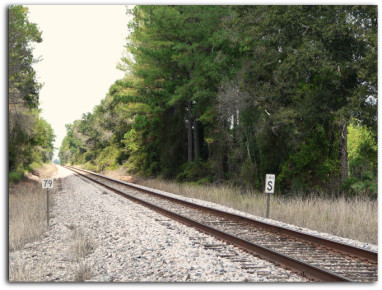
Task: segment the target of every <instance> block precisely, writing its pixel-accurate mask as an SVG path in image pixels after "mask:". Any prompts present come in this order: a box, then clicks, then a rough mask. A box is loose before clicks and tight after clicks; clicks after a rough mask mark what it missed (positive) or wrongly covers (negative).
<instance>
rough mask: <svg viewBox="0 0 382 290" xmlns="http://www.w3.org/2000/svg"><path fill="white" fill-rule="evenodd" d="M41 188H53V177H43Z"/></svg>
mask: <svg viewBox="0 0 382 290" xmlns="http://www.w3.org/2000/svg"><path fill="white" fill-rule="evenodd" d="M42 188H53V179H43V180H42Z"/></svg>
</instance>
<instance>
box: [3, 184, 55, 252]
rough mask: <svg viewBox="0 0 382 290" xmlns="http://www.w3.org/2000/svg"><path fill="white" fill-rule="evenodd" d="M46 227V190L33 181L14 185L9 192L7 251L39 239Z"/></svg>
mask: <svg viewBox="0 0 382 290" xmlns="http://www.w3.org/2000/svg"><path fill="white" fill-rule="evenodd" d="M51 200H52V199H50V201H51ZM46 229H47V221H46V191H44V190H42V188H41V185H39V184H34V183H28V184H26V183H20V184H18V185H17V186H15V187H14V188H13V190H12V192H10V194H9V251H11V252H12V251H15V250H18V249H20V248H22V247H23V246H24V245H25V244H26V243H28V242H33V241H35V240H38V239H40V238H41V236H42V234H43V233H44V232H45V231H46Z"/></svg>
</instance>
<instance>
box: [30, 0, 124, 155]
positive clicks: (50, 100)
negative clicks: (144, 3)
mask: <svg viewBox="0 0 382 290" xmlns="http://www.w3.org/2000/svg"><path fill="white" fill-rule="evenodd" d="M27 7H28V8H29V20H30V21H31V22H33V23H36V24H37V25H38V27H39V29H40V31H42V38H43V41H42V42H41V43H39V44H36V45H35V49H34V51H33V55H34V57H35V58H37V57H40V56H41V57H42V60H41V61H40V62H39V63H37V64H35V65H34V68H35V70H36V72H37V77H38V81H39V82H41V83H43V84H44V85H43V87H42V89H41V91H40V108H41V109H42V113H41V116H42V117H43V118H44V119H45V120H47V121H48V123H50V124H51V125H52V128H53V130H54V132H55V135H56V142H55V147H57V148H59V147H60V146H61V142H62V139H63V138H64V137H65V135H66V128H65V124H68V123H72V122H73V121H74V120H78V119H81V117H82V114H83V113H86V112H92V110H93V108H94V106H95V105H98V104H99V103H100V101H101V100H102V99H103V98H104V97H105V96H106V94H107V92H108V90H109V87H110V86H111V85H112V84H113V83H114V82H115V81H116V80H118V79H121V78H122V77H123V76H124V72H122V71H120V70H118V69H117V68H116V66H117V64H118V62H119V61H120V59H121V57H122V56H123V53H124V45H125V43H126V37H127V35H128V29H127V24H128V22H129V18H130V16H128V15H126V6H124V5H28V6H27ZM56 154H57V152H56Z"/></svg>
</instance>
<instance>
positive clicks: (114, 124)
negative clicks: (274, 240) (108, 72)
mask: <svg viewBox="0 0 382 290" xmlns="http://www.w3.org/2000/svg"><path fill="white" fill-rule="evenodd" d="M128 13H130V14H131V15H133V16H134V18H133V20H132V22H131V23H130V24H129V28H130V29H131V30H132V33H131V35H130V37H129V39H128V41H127V44H126V49H127V57H125V58H123V59H122V60H121V65H120V67H121V68H123V69H124V70H125V72H126V76H125V78H124V79H122V80H118V81H116V82H115V83H114V84H113V85H112V86H111V87H110V90H109V92H108V94H107V96H106V98H105V99H104V100H103V101H102V102H101V104H100V105H99V106H97V107H96V108H95V109H94V111H93V113H89V114H84V115H83V118H82V120H78V121H76V122H74V124H72V125H68V127H67V128H68V134H67V137H66V138H65V140H64V142H63V145H62V147H61V150H60V158H61V162H64V163H66V162H71V163H82V164H84V163H86V164H87V166H89V167H90V168H91V167H93V168H94V167H97V168H96V169H98V170H102V169H104V168H107V167H117V166H119V165H123V166H125V167H127V168H128V169H129V170H130V171H131V172H133V173H137V174H144V175H155V176H162V177H164V178H176V179H177V180H179V181H193V182H198V183H210V182H229V183H232V184H236V185H239V186H248V187H252V188H256V189H259V190H262V189H263V187H264V184H263V182H264V176H265V174H267V173H274V174H276V176H277V183H276V184H277V189H278V192H279V193H288V192H291V191H294V192H298V191H300V192H307V191H308V190H312V189H317V190H318V189H324V190H325V189H330V191H331V192H334V193H335V192H340V191H341V190H344V189H346V190H348V191H351V190H352V189H354V190H355V191H357V192H359V191H360V190H359V189H360V187H359V186H358V187H357V186H354V185H355V184H357V182H360V181H361V180H362V178H361V175H360V174H359V173H357V174H358V175H357V174H356V173H355V172H358V171H359V170H361V169H360V166H361V165H360V164H361V163H362V162H366V163H362V164H363V165H362V166H363V167H362V168H363V169H362V170H363V171H364V172H366V171H367V172H368V176H369V177H370V180H374V181H375V180H376V176H377V172H376V166H375V164H376V156H377V155H376V154H377V152H376V148H375V144H376V143H375V142H376V138H377V130H376V128H377V7H376V6H324V5H322V6H321V5H320V6H306V5H285V6H266V5H264V6H213V5H210V6H194V5H188V6H150V5H147V6H135V8H134V9H132V10H129V11H128ZM350 127H351V128H358V127H362V128H366V129H362V130H367V132H368V134H367V137H366V136H365V137H362V138H364V140H365V142H363V143H362V142H361V143H362V144H364V146H365V148H363V149H362V150H361V149H359V148H361V147H362V146H360V145H359V143H360V142H358V143H357V144H358V145H357V146H358V147H357V148H358V149H354V147H349V146H353V144H355V143H354V142H353V143H352V142H348V135H349V138H353V136H351V134H353V133H354V130H353V131H351V129H350ZM348 128H349V129H348ZM360 130H361V129H360ZM362 130H361V131H362ZM361 131H359V132H361ZM370 138H371V139H370ZM366 140H368V141H366ZM371 140H374V141H371ZM348 144H349V145H348ZM348 152H352V155H351V157H350V156H349V154H348ZM356 152H358V153H356ZM362 152H363V153H362ZM366 152H368V153H366ZM354 154H355V155H357V156H358V157H359V158H361V159H362V160H363V161H362V162H361V161H359V162H358V163H357V162H354V160H355V159H354ZM366 156H368V157H366ZM349 162H352V163H351V164H352V165H351V166H350V172H349V170H348V168H349ZM357 164H358V165H357ZM365 164H368V165H365ZM357 166H358V167H357ZM357 170H358V171H357ZM362 176H364V175H362ZM351 177H353V179H351ZM354 178H356V180H355V179H354ZM374 181H373V182H374ZM354 190H353V192H354ZM362 190H364V192H368V193H372V192H374V193H375V192H376V191H375V190H374V189H372V186H366V187H364V188H363V189H362Z"/></svg>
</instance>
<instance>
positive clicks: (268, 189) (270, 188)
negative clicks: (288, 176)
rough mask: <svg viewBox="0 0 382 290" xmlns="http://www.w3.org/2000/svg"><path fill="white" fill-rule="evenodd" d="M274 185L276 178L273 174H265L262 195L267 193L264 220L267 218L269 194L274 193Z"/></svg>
mask: <svg viewBox="0 0 382 290" xmlns="http://www.w3.org/2000/svg"><path fill="white" fill-rule="evenodd" d="M275 183H276V176H275V175H274V174H267V175H266V176H265V189H264V193H267V194H268V196H267V214H266V218H269V203H270V199H271V194H272V193H274V192H275Z"/></svg>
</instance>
